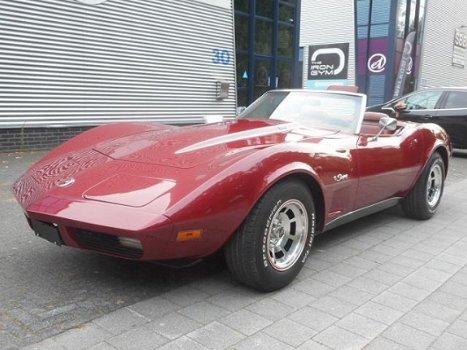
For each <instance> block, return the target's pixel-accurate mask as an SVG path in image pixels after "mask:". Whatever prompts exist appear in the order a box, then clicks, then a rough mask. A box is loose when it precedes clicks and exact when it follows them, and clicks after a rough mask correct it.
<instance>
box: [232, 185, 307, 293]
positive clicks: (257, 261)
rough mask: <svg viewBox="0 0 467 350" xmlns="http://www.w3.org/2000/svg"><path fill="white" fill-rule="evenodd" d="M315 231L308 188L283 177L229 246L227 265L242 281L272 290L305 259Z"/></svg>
mask: <svg viewBox="0 0 467 350" xmlns="http://www.w3.org/2000/svg"><path fill="white" fill-rule="evenodd" d="M314 232H315V208H314V203H313V199H312V197H311V193H310V191H309V189H308V188H307V187H306V186H305V185H304V184H303V183H301V182H298V181H288V180H285V181H283V182H281V183H279V184H277V185H275V186H274V187H272V188H271V189H270V190H269V191H268V192H267V193H266V194H265V195H264V196H263V197H262V198H261V199H260V200H259V201H258V203H257V204H256V205H255V207H254V208H253V210H252V211H251V213H250V214H249V215H248V217H247V218H246V219H245V221H244V222H243V224H242V225H241V227H240V228H239V229H238V231H237V232H236V234H235V235H234V236H233V237H232V239H231V240H230V241H229V242H228V243H227V245H226V247H225V256H226V261H227V265H228V267H229V269H230V271H231V272H232V274H233V275H234V277H235V278H236V279H237V280H238V281H240V282H241V283H243V284H246V285H248V286H250V287H253V288H255V289H258V290H261V291H265V292H268V291H273V290H275V289H279V288H282V287H284V286H285V285H287V284H289V283H290V282H291V281H292V280H293V279H294V278H295V276H296V275H297V274H298V273H299V272H300V270H301V269H302V267H303V265H304V264H305V261H306V258H307V257H308V255H309V253H310V249H311V245H312V242H313V236H314Z"/></svg>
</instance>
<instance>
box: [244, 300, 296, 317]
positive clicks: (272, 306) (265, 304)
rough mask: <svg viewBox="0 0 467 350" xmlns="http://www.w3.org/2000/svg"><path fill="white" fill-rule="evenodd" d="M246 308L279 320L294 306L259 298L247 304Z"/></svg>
mask: <svg viewBox="0 0 467 350" xmlns="http://www.w3.org/2000/svg"><path fill="white" fill-rule="evenodd" d="M246 309H247V310H249V311H251V312H254V313H256V314H258V315H260V316H263V317H264V318H266V319H268V320H271V321H277V320H280V319H282V318H284V317H286V316H287V315H289V314H290V313H292V312H293V311H294V310H295V308H292V307H290V306H288V305H285V304H283V303H280V302H278V301H276V300H274V299H263V300H260V301H258V302H256V303H254V304H251V305H249V306H247V307H246Z"/></svg>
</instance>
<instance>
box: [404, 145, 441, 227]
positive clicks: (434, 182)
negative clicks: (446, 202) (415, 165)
mask: <svg viewBox="0 0 467 350" xmlns="http://www.w3.org/2000/svg"><path fill="white" fill-rule="evenodd" d="M445 176H446V169H445V165H444V161H443V158H442V157H441V155H440V154H439V153H434V154H433V155H432V156H431V158H430V160H429V161H428V163H427V166H426V168H425V169H424V170H423V173H422V175H421V176H420V178H419V179H418V181H417V183H416V184H415V187H414V188H413V189H412V191H411V192H410V193H409V195H408V196H407V197H405V198H404V199H403V201H402V209H403V211H404V213H405V215H407V216H408V217H411V218H414V219H419V220H426V219H429V218H431V217H432V216H433V215H434V214H435V213H436V211H437V209H438V206H439V203H440V202H441V197H442V195H443V190H444V179H445Z"/></svg>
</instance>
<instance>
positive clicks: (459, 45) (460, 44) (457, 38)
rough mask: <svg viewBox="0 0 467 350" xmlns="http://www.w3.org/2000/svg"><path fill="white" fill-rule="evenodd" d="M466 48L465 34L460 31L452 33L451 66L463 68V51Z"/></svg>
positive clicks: (466, 35)
mask: <svg viewBox="0 0 467 350" xmlns="http://www.w3.org/2000/svg"><path fill="white" fill-rule="evenodd" d="M466 48H467V34H466V33H464V32H462V31H461V30H460V29H456V31H455V32H454V47H453V50H452V65H453V66H456V67H460V68H464V67H465V49H466Z"/></svg>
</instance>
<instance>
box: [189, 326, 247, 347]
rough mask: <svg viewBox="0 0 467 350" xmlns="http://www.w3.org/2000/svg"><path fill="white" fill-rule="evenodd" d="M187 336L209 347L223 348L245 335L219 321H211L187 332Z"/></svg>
mask: <svg viewBox="0 0 467 350" xmlns="http://www.w3.org/2000/svg"><path fill="white" fill-rule="evenodd" d="M188 337H189V338H191V339H193V340H194V341H196V342H197V343H200V344H201V345H204V346H206V347H207V348H210V349H225V348H227V347H230V346H232V345H233V344H235V343H238V342H239V341H240V340H242V339H244V338H245V336H244V335H243V334H241V333H239V332H237V331H235V330H233V329H231V328H229V327H227V326H225V325H223V324H221V323H219V322H216V321H214V322H212V323H209V324H207V325H206V326H204V327H202V328H198V329H196V330H194V331H193V332H191V333H189V334H188Z"/></svg>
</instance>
